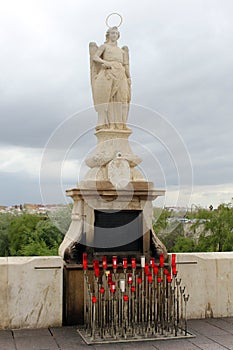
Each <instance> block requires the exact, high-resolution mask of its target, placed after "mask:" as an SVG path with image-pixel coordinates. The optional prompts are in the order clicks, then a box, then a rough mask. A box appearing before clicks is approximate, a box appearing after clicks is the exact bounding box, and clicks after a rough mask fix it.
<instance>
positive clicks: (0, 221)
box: [0, 213, 14, 256]
mask: <svg viewBox="0 0 233 350" xmlns="http://www.w3.org/2000/svg"><path fill="white" fill-rule="evenodd" d="M13 219H14V215H12V214H9V213H0V256H9V255H10V238H9V227H10V225H11V222H12V220H13Z"/></svg>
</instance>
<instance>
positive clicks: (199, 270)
mask: <svg viewBox="0 0 233 350" xmlns="http://www.w3.org/2000/svg"><path fill="white" fill-rule="evenodd" d="M177 263H178V266H177V268H178V277H180V278H182V285H183V286H186V292H187V293H188V294H190V301H189V302H188V310H187V311H188V312H187V314H188V318H205V317H230V316H231V317H232V316H233V252H229V253H195V254H193V253H182V254H177ZM62 275H63V261H62V259H61V258H60V257H57V256H56V257H10V258H0V328H43V327H48V326H61V325H62V309H63V306H62V295H63V278H62Z"/></svg>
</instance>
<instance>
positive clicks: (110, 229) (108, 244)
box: [94, 210, 143, 254]
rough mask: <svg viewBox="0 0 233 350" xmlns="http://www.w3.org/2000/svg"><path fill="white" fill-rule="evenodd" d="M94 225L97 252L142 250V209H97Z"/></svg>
mask: <svg viewBox="0 0 233 350" xmlns="http://www.w3.org/2000/svg"><path fill="white" fill-rule="evenodd" d="M94 226H95V228H94V232H95V233H94V247H95V248H94V250H95V252H103V251H104V252H117V253H119V254H120V253H121V252H137V253H140V252H142V249H143V234H142V233H143V229H142V211H140V210H121V211H111V210H102V211H100V210H95V224H94Z"/></svg>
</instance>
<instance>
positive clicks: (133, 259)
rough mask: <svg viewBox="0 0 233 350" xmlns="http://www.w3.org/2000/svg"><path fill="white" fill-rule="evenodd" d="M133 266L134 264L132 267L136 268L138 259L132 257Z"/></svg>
mask: <svg viewBox="0 0 233 350" xmlns="http://www.w3.org/2000/svg"><path fill="white" fill-rule="evenodd" d="M131 266H132V269H136V259H135V258H132V259H131Z"/></svg>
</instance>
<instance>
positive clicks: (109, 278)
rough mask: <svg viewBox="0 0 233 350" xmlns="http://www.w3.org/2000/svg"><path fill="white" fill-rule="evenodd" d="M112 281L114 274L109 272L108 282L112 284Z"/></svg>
mask: <svg viewBox="0 0 233 350" xmlns="http://www.w3.org/2000/svg"><path fill="white" fill-rule="evenodd" d="M111 283H112V274H111V273H109V274H108V284H111Z"/></svg>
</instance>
